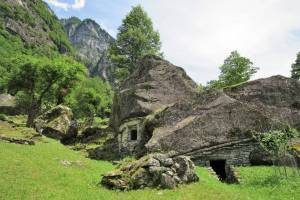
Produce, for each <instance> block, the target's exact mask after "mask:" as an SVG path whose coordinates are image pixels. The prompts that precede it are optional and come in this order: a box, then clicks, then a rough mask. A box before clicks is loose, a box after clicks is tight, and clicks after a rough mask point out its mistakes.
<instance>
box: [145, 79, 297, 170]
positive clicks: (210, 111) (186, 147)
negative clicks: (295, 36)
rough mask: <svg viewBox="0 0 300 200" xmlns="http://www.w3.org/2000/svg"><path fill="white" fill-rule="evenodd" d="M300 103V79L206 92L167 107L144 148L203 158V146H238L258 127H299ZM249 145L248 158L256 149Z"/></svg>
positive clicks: (269, 81) (258, 128)
mask: <svg viewBox="0 0 300 200" xmlns="http://www.w3.org/2000/svg"><path fill="white" fill-rule="evenodd" d="M299 105H300V82H299V81H297V80H294V79H290V78H285V77H282V76H273V77H270V78H266V79H259V80H255V81H251V82H247V83H244V84H241V85H238V86H234V87H231V88H227V89H224V90H221V91H208V92H204V93H201V94H199V95H198V97H197V98H196V99H191V98H190V101H189V102H179V103H177V104H175V105H173V106H170V107H169V108H167V109H165V111H164V112H163V113H162V114H161V115H160V116H161V117H160V119H159V120H158V123H157V125H156V128H155V129H154V131H153V136H152V138H151V139H150V140H149V141H148V143H147V144H146V147H147V149H148V151H150V152H151V151H152V152H155V151H158V150H159V151H171V150H176V151H178V152H179V154H185V155H189V156H192V157H194V158H196V157H197V156H199V157H200V158H201V156H202V155H203V151H201V149H207V151H210V152H211V153H213V151H212V149H209V148H210V147H214V146H215V147H220V148H221V147H222V145H223V146H224V147H225V145H228V146H229V147H230V146H231V148H232V149H234V148H235V147H234V144H237V142H239V141H241V142H242V141H245V142H246V141H247V142H250V140H251V138H252V132H254V131H255V132H265V131H268V130H270V129H276V128H280V127H284V126H286V125H289V126H291V127H294V128H297V129H298V130H300V106H299ZM251 145H252V146H253V147H251ZM251 145H249V146H247V147H245V148H244V147H239V148H241V149H240V150H239V151H245V150H246V152H244V153H245V155H242V156H243V157H245V159H246V158H247V159H248V158H249V154H250V153H251V152H250V151H252V150H254V149H255V148H257V147H258V146H255V142H254V141H253V144H251ZM229 147H227V149H228V148H229ZM243 148H244V149H243ZM224 150H225V148H224ZM247 151H249V152H247ZM232 152H233V151H231V153H232ZM236 153H238V152H236ZM218 154H222V152H218ZM238 154H239V155H237V156H240V155H241V154H240V153H238ZM233 155H234V154H233ZM224 158H226V156H225V155H224ZM237 162H239V161H237ZM234 164H236V163H234Z"/></svg>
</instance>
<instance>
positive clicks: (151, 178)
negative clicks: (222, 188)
mask: <svg viewBox="0 0 300 200" xmlns="http://www.w3.org/2000/svg"><path fill="white" fill-rule="evenodd" d="M171 154H172V153H170V154H151V155H148V156H145V157H143V158H141V159H140V160H138V161H135V162H132V163H130V164H128V165H127V166H125V167H121V168H120V169H118V170H116V171H113V172H109V173H107V174H105V175H104V177H103V178H102V181H101V184H102V185H104V186H106V187H108V188H110V189H120V190H131V189H141V188H145V187H149V188H163V189H172V188H175V187H176V186H177V185H178V184H183V183H192V182H197V181H198V180H199V178H198V176H197V174H196V173H195V166H194V164H193V162H192V161H191V160H190V159H189V158H188V157H186V156H178V157H172V156H171Z"/></svg>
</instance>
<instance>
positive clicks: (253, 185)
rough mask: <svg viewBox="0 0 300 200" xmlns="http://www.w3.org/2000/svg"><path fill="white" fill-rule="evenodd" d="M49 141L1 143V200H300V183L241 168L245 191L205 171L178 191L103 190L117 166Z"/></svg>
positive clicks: (270, 171) (259, 169)
mask: <svg viewBox="0 0 300 200" xmlns="http://www.w3.org/2000/svg"><path fill="white" fill-rule="evenodd" d="M0 130H1V127H0ZM43 141H44V142H43V143H41V142H38V143H37V144H36V145H34V146H27V145H17V144H10V143H6V142H2V141H0V199H1V200H11V199H22V200H27V199H30V200H33V199H38V200H43V199H51V200H52V199H63V200H68V199H71V200H76V199H78V200H84V199H96V200H97V199H99V200H102V199H103V200H118V199H122V200H123V199H124V200H135V199H136V200H146V199H147V200H150V199H153V200H169V199H170V200H193V199H196V200H198V199H206V200H210V199H211V200H227V199H228V200H240V199H241V200H244V199H245V200H247V199H253V200H260V199H266V200H269V199H278V200H284V199H287V200H293V199H295V200H296V199H300V178H299V177H298V178H289V179H284V178H282V179H279V178H274V172H273V169H272V167H241V168H239V171H240V175H241V179H242V182H241V184H240V185H227V184H224V183H221V182H219V181H217V180H216V179H215V178H214V177H213V176H211V175H210V174H209V173H208V172H207V171H206V169H204V168H200V167H199V168H197V173H198V174H199V176H200V182H199V183H195V184H190V185H184V186H180V187H179V188H177V189H175V190H154V189H145V190H138V191H130V192H120V191H111V190H107V189H105V188H103V187H101V186H100V185H98V183H99V181H100V179H101V174H103V173H105V172H108V171H110V170H112V169H114V167H115V166H113V165H112V164H111V163H109V162H106V161H95V160H90V159H88V158H85V157H84V156H83V154H82V153H81V152H78V151H72V150H70V149H69V148H68V147H66V146H63V145H62V144H60V143H59V142H57V141H55V140H52V139H47V138H46V139H43ZM65 161H69V164H67V165H66V164H64V162H65Z"/></svg>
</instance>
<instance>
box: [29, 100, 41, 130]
mask: <svg viewBox="0 0 300 200" xmlns="http://www.w3.org/2000/svg"><path fill="white" fill-rule="evenodd" d="M39 108H40V107H39V106H37V105H36V104H34V105H32V106H31V107H30V109H29V111H28V118H27V122H26V126H27V127H31V128H32V127H33V126H34V120H35V118H36V117H37V115H38V113H39Z"/></svg>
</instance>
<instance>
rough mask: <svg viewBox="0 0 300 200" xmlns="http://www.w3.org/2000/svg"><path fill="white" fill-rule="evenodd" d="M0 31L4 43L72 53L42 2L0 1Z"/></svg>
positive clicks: (60, 29)
mask: <svg viewBox="0 0 300 200" xmlns="http://www.w3.org/2000/svg"><path fill="white" fill-rule="evenodd" d="M0 30H1V35H2V36H3V37H5V38H6V40H9V39H10V38H11V37H15V38H20V39H21V41H22V43H23V44H24V47H25V48H27V49H33V48H35V47H43V48H44V49H45V47H47V48H48V50H50V51H52V50H54V51H59V52H60V53H68V52H71V51H72V45H71V43H70V41H69V40H68V37H67V35H66V34H65V32H64V29H63V26H62V25H61V24H60V22H59V20H58V18H57V17H56V16H55V14H54V13H53V11H52V10H51V9H50V8H49V7H48V5H47V4H46V3H45V2H43V1H42V0H1V1H0ZM15 40H16V39H14V41H15ZM14 41H12V42H14ZM8 42H9V41H8Z"/></svg>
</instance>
